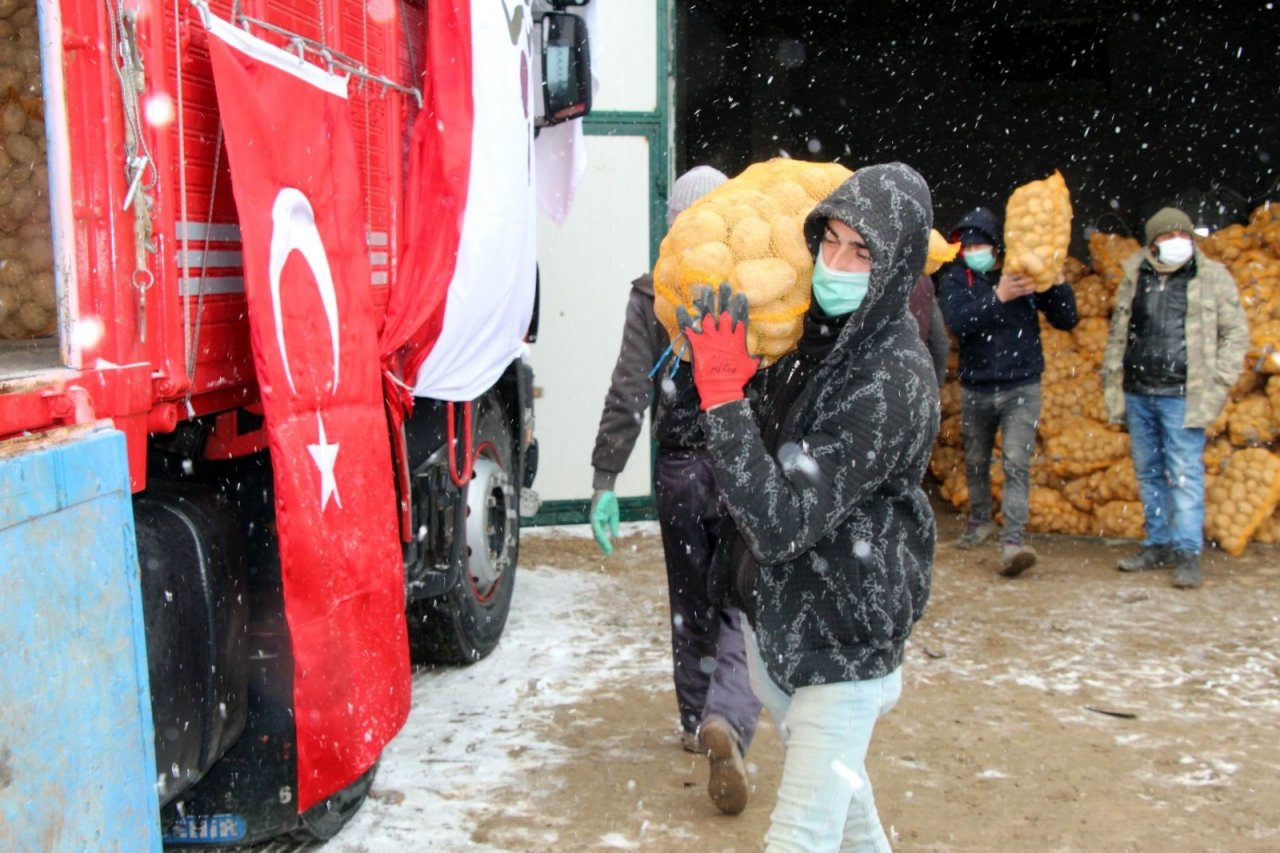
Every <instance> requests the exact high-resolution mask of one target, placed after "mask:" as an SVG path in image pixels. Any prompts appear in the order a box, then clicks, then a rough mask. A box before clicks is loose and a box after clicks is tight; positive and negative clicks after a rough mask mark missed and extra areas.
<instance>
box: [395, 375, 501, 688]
mask: <svg viewBox="0 0 1280 853" xmlns="http://www.w3.org/2000/svg"><path fill="white" fill-rule="evenodd" d="M477 410H478V411H477V417H476V421H475V424H476V426H475V442H474V448H475V449H474V452H475V455H476V461H475V466H474V472H473V476H472V479H471V481H470V482H469V483H468V484H467V492H466V500H467V521H466V537H467V538H466V548H465V549H464V556H463V565H462V566H460V567H459V568H460V575H461V578H460V580H459V582H458V583H457V584H455V585H454V586H453V587H452V588H451V589H450V590H449V591H448V592H446V593H444V594H443V595H440V596H438V597H435V598H429V599H425V600H423V601H419V602H414V603H412V604H411V605H410V608H409V622H410V624H409V629H410V638H411V641H412V647H413V648H412V651H413V658H414V660H415V661H416V662H419V663H450V664H465V663H474V662H476V661H478V660H481V659H482V658H484V657H486V656H487V655H488V654H489V653H490V652H492V651H493V650H494V648H496V647H497V645H498V640H499V639H501V637H502V631H503V629H504V628H505V627H506V624H507V613H508V611H509V610H510V609H511V593H512V589H513V588H514V586H515V579H516V561H517V558H518V557H519V554H520V476H519V472H518V471H517V470H516V464H517V460H516V452H515V449H516V447H515V431H514V429H513V427H512V424H511V419H510V418H509V417H508V415H507V412H506V408H505V407H504V406H503V404H502V402H501V399H500V398H499V397H498V396H497V394H495V393H493V392H490V393H489V394H487V395H485V396H484V397H483V398H481V400H480V402H479V404H478V406H477Z"/></svg>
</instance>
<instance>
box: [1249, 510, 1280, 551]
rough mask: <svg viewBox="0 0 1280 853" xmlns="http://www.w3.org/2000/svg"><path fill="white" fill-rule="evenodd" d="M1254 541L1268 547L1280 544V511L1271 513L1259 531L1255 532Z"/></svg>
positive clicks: (1259, 527) (1259, 526)
mask: <svg viewBox="0 0 1280 853" xmlns="http://www.w3.org/2000/svg"><path fill="white" fill-rule="evenodd" d="M1253 541H1254V542H1262V543H1263V544H1266V545H1275V544H1276V543H1277V542H1280V510H1276V511H1275V512H1273V513H1271V515H1270V516H1269V517H1268V518H1266V519H1264V520H1263V522H1262V524H1259V525H1258V529H1257V530H1255V531H1253Z"/></svg>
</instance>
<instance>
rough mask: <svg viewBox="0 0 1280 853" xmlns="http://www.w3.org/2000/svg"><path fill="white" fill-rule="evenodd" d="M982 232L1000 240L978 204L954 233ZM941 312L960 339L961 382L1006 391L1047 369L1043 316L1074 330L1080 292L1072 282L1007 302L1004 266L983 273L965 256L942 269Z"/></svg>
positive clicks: (1036, 378) (989, 216)
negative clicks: (999, 289) (1001, 285)
mask: <svg viewBox="0 0 1280 853" xmlns="http://www.w3.org/2000/svg"><path fill="white" fill-rule="evenodd" d="M967 228H973V229H976V230H979V231H981V232H982V233H984V234H986V235H987V236H989V237H991V238H992V242H993V243H994V244H995V245H996V246H997V247H998V246H999V245H1000V242H999V239H998V234H999V227H998V223H997V221H996V219H995V215H994V214H992V213H991V212H990V211H988V210H986V209H985V208H981V207H980V208H978V209H977V210H975V211H973V212H972V213H970V214H969V215H968V216H966V217H965V218H964V219H962V220H960V224H958V225H957V226H956V228H955V232H962V231H963V230H965V229H967ZM937 279H938V299H939V301H940V302H941V303H942V316H943V317H944V318H945V319H946V321H947V327H948V328H949V329H950V330H951V333H952V334H953V335H955V336H956V338H958V339H959V344H960V369H959V378H960V384H961V385H963V386H964V387H965V388H969V389H972V390H977V391H1004V390H1007V389H1009V388H1017V387H1018V386H1020V385H1029V384H1031V383H1032V382H1038V381H1039V379H1040V374H1041V373H1043V372H1044V351H1043V350H1042V349H1041V346H1040V318H1039V316H1038V314H1039V313H1040V312H1044V316H1045V319H1047V320H1048V321H1049V324H1050V325H1052V326H1053V327H1054V328H1055V329H1062V330H1064V331H1066V330H1070V329H1074V328H1075V326H1076V323H1077V322H1079V317H1078V316H1077V314H1076V297H1075V292H1074V291H1072V289H1071V285H1069V284H1062V285H1058V286H1056V287H1051V288H1049V289H1048V290H1046V291H1044V292H1043V293H1032V294H1029V295H1027V296H1023V297H1020V298H1018V299H1011V300H1010V301H1008V302H1001V301H1000V300H998V299H996V284H997V283H998V282H999V281H1000V270H999V269H993V270H991V271H990V272H986V273H979V272H974V271H973V270H971V269H969V268H968V267H967V266H966V265H965V263H964V261H963V260H957V261H954V262H952V263H950V264H947V265H946V266H945V267H943V268H942V269H941V270H939V271H938V273H937Z"/></svg>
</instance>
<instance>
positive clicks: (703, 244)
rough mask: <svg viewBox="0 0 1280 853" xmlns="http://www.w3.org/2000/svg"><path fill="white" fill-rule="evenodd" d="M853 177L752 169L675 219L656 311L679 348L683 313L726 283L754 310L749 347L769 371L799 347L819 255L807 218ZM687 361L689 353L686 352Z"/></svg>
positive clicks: (804, 165) (826, 169) (659, 275)
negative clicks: (701, 294) (698, 289)
mask: <svg viewBox="0 0 1280 853" xmlns="http://www.w3.org/2000/svg"><path fill="white" fill-rule="evenodd" d="M852 174H853V172H851V171H849V170H848V169H847V168H845V167H844V166H841V165H840V164H838V163H810V162H805V161H802V160H789V159H783V158H777V159H773V160H768V161H766V162H764V163H756V164H754V165H752V166H749V167H747V169H746V170H745V171H743V172H742V174H740V175H738V176H737V177H735V178H732V179H731V180H729V181H726V182H725V183H723V184H721V185H720V186H718V187H716V188H715V189H714V190H712V191H711V192H710V193H708V194H707V195H705V196H703V197H702V198H701V199H699V200H698V201H696V202H695V203H694V204H692V205H691V206H690V207H689V208H688V209H687V210H685V211H684V212H682V213H681V214H680V215H679V216H677V217H676V220H675V222H674V223H672V225H671V230H670V231H668V232H667V236H666V237H665V238H664V239H663V240H662V244H661V246H660V247H659V250H658V262H657V263H656V264H655V265H654V268H653V289H654V312H655V313H656V314H657V317H658V320H659V321H660V322H661V323H662V325H663V326H664V327H666V330H667V333H668V334H669V335H670V336H671V339H672V340H673V341H674V340H676V339H677V338H678V337H679V335H680V329H679V327H678V325H677V323H676V306H678V305H684V306H685V307H687V308H692V302H693V297H692V290H693V288H694V286H696V285H699V284H711V285H715V284H719V283H720V282H722V281H727V282H729V285H730V286H731V287H732V288H733V290H734V292H736V293H744V294H746V297H747V302H748V305H749V306H750V312H749V313H750V324H749V325H748V327H747V348H748V349H749V350H750V351H751V353H752V354H754V355H758V356H760V357H761V364H762V365H763V366H768V365H770V364H772V363H773V362H775V361H777V360H778V359H779V358H781V357H782V356H784V355H786V354H787V353H789V352H791V350H793V349H794V348H795V345H796V341H797V340H799V338H800V333H801V331H802V329H803V325H804V312H805V311H806V310H807V309H808V307H809V290H810V277H811V276H812V274H813V256H812V255H810V254H809V247H808V246H807V245H806V243H805V239H804V219H805V217H806V216H807V215H808V214H809V212H810V211H811V210H813V208H814V205H816V204H817V203H818V202H819V201H821V200H822V199H824V198H826V197H827V196H828V195H829V194H830V193H831V191H832V190H834V189H835V188H836V187H837V186H839V185H840V184H841V183H843V182H844V181H845V180H847V179H848V178H849V177H850V176H851V175H852ZM681 357H682V358H684V359H685V360H686V361H687V360H688V359H689V357H690V354H689V352H688V349H687V348H682V349H681Z"/></svg>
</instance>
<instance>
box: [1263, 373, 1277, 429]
mask: <svg viewBox="0 0 1280 853" xmlns="http://www.w3.org/2000/svg"><path fill="white" fill-rule="evenodd" d="M1265 390H1266V394H1267V399H1268V400H1270V401H1271V412H1272V414H1274V415H1275V417H1276V420H1277V424H1278V425H1280V376H1268V377H1267V380H1266V385H1265Z"/></svg>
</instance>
